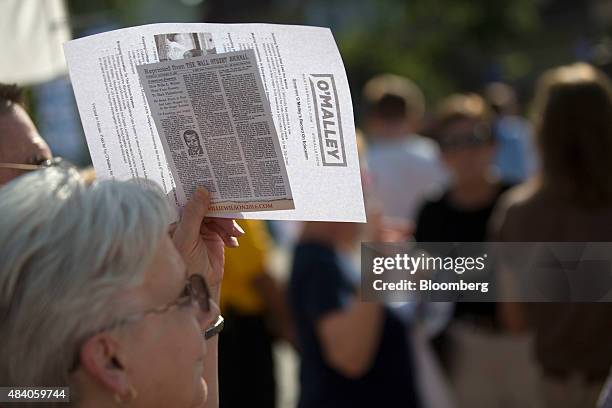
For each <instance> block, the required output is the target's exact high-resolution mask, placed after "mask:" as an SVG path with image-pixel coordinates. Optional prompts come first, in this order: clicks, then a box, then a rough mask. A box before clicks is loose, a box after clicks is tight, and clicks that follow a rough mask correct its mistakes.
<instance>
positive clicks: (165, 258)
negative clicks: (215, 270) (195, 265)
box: [145, 234, 187, 292]
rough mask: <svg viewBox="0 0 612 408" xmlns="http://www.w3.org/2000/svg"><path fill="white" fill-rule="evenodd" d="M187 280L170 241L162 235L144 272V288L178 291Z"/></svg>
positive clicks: (183, 266)
mask: <svg viewBox="0 0 612 408" xmlns="http://www.w3.org/2000/svg"><path fill="white" fill-rule="evenodd" d="M186 279H187V270H186V268H185V263H184V262H183V259H182V258H181V255H180V254H179V253H178V251H177V250H176V248H175V246H174V244H173V243H172V240H171V239H170V237H169V236H168V235H167V234H164V236H163V237H162V239H161V240H160V243H159V245H158V247H157V249H156V251H155V255H154V257H153V260H152V262H151V263H150V265H149V267H148V268H147V270H146V272H145V286H147V287H149V288H150V289H151V290H154V291H163V292H165V291H166V289H168V290H170V289H172V290H173V291H175V290H180V288H181V287H182V286H183V284H184V282H185V280H186Z"/></svg>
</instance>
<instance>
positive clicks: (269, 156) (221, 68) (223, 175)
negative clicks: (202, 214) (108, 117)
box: [137, 50, 293, 212]
mask: <svg viewBox="0 0 612 408" xmlns="http://www.w3.org/2000/svg"><path fill="white" fill-rule="evenodd" d="M137 70H138V73H139V74H140V78H141V82H142V84H143V86H144V89H145V94H146V96H147V100H148V101H149V106H150V107H151V111H152V114H153V118H154V120H155V123H156V125H157V130H158V132H159V134H160V136H161V141H162V144H163V146H164V151H165V153H166V157H167V158H171V160H170V167H171V169H172V170H173V175H174V178H175V180H178V181H179V182H178V183H176V185H177V189H179V190H182V191H179V192H178V193H179V195H180V196H186V197H187V198H189V197H190V196H191V194H193V192H194V191H195V189H196V188H197V187H198V186H199V185H204V186H205V187H206V188H207V189H208V191H210V192H211V196H212V206H211V210H212V211H217V212H221V211H223V212H236V211H265V210H286V209H292V208H293V200H292V199H291V190H290V187H289V180H288V178H287V172H286V169H285V162H284V160H282V153H281V151H280V146H279V143H278V136H277V135H276V131H275V128H274V122H273V121H272V114H271V112H270V105H269V104H268V101H267V99H266V96H265V93H264V90H263V84H262V81H261V77H260V76H259V71H258V70H257V61H256V60H255V53H254V52H253V50H244V51H238V52H230V53H224V54H218V55H215V54H212V55H209V56H203V57H196V58H190V59H185V60H181V61H169V62H159V63H155V64H147V65H140V66H138V67H137ZM205 152H206V154H205Z"/></svg>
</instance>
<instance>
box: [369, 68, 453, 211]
mask: <svg viewBox="0 0 612 408" xmlns="http://www.w3.org/2000/svg"><path fill="white" fill-rule="evenodd" d="M363 98H364V101H365V104H366V109H367V111H366V118H365V122H364V131H365V134H366V136H367V137H368V141H369V148H368V153H367V162H368V166H369V171H370V176H371V181H372V197H373V198H374V199H375V200H376V201H377V202H378V204H379V205H380V207H381V209H382V214H383V215H384V216H386V217H397V218H400V219H404V220H409V221H413V220H414V217H415V215H416V214H415V212H416V210H417V209H418V207H419V206H420V205H421V203H422V201H423V200H424V199H425V197H426V195H427V194H428V193H430V192H431V191H432V190H435V189H436V188H440V187H441V186H442V184H443V183H444V182H445V180H446V174H445V172H444V169H443V167H442V165H441V163H440V161H439V153H438V148H437V146H436V145H435V143H434V142H433V141H431V140H429V139H427V138H425V137H423V136H420V135H418V134H417V132H418V131H419V129H420V127H421V121H422V119H423V115H424V113H425V98H424V97H423V93H422V92H421V90H420V89H419V88H418V87H417V86H416V85H415V84H414V83H413V82H412V81H410V80H409V79H407V78H404V77H400V76H397V75H390V74H385V75H380V76H377V77H374V78H372V79H371V80H370V81H368V82H367V83H366V85H365V87H364V89H363Z"/></svg>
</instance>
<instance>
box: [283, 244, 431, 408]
mask: <svg viewBox="0 0 612 408" xmlns="http://www.w3.org/2000/svg"><path fill="white" fill-rule="evenodd" d="M343 268H345V266H344V264H343V262H342V260H341V258H340V257H339V255H338V254H337V253H336V252H335V251H334V249H333V248H331V247H328V246H324V245H321V244H315V243H302V244H299V245H298V246H297V247H296V249H295V254H294V261H293V268H292V271H291V277H290V280H289V296H290V299H289V300H290V303H291V307H292V309H293V313H294V317H295V320H296V325H297V332H298V340H299V343H300V347H301V366H300V386H301V395H300V399H299V404H298V407H299V408H310V407H317V408H325V407H334V408H341V407H351V408H359V407H364V408H365V407H368V408H371V407H377V406H385V407H406V408H412V407H418V406H419V405H418V403H417V395H416V387H415V378H414V373H413V360H412V354H411V347H410V343H409V335H408V328H407V327H406V325H405V324H404V323H402V321H401V320H400V318H399V317H397V316H396V315H395V314H393V313H391V312H390V311H389V310H388V309H385V311H384V323H383V326H382V330H383V332H382V335H381V338H380V344H379V346H378V351H377V352H376V356H375V358H374V362H373V364H372V367H370V369H369V370H368V371H367V372H366V373H365V374H364V375H363V376H362V377H361V378H358V379H352V378H347V377H345V376H343V375H342V374H341V373H340V372H338V371H336V370H335V369H334V368H332V367H331V366H330V365H329V364H328V363H327V362H326V361H325V358H324V356H323V351H322V346H321V343H320V341H319V339H318V337H317V334H316V329H315V328H316V324H317V322H318V321H319V320H320V319H322V318H323V317H324V316H325V315H327V314H329V313H331V312H334V311H338V310H341V309H343V308H345V307H347V306H348V305H349V303H350V301H351V299H352V297H353V296H354V294H355V287H354V286H353V284H352V283H351V280H350V278H349V276H348V275H349V274H348V273H346V271H344V270H343ZM355 341H359V339H355Z"/></svg>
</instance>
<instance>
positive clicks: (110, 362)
mask: <svg viewBox="0 0 612 408" xmlns="http://www.w3.org/2000/svg"><path fill="white" fill-rule="evenodd" d="M120 351H121V350H120V346H119V342H118V341H117V340H116V339H115V338H113V337H112V336H111V335H110V334H109V333H100V334H97V335H95V336H92V337H91V338H89V339H88V340H87V341H86V342H85V343H84V344H83V346H82V347H81V350H80V352H79V357H80V361H81V366H82V368H83V370H84V371H85V372H87V373H88V374H89V376H90V377H92V378H93V379H94V380H95V381H97V382H98V383H99V384H100V385H101V386H102V387H104V388H106V389H107V390H108V391H109V392H110V393H111V394H114V395H128V394H129V393H130V382H129V379H128V376H127V372H126V370H125V368H124V366H123V361H122V358H121V356H120Z"/></svg>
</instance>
